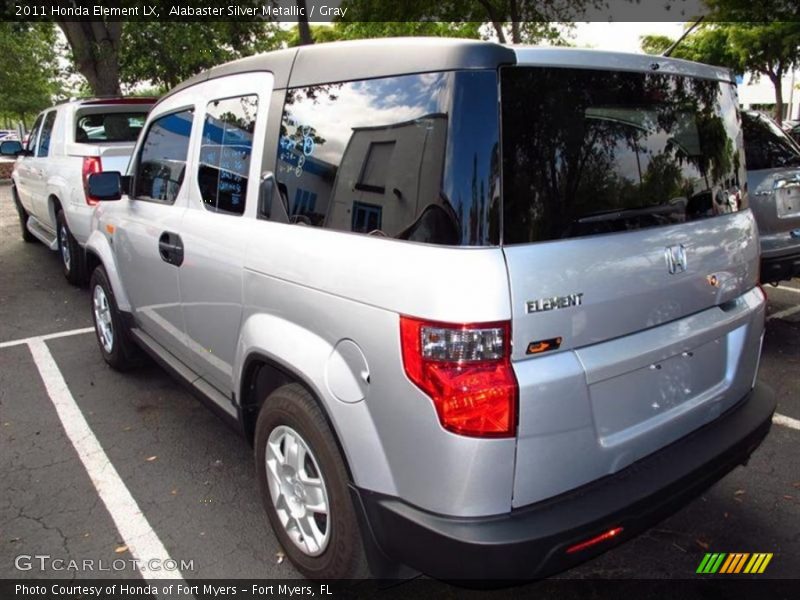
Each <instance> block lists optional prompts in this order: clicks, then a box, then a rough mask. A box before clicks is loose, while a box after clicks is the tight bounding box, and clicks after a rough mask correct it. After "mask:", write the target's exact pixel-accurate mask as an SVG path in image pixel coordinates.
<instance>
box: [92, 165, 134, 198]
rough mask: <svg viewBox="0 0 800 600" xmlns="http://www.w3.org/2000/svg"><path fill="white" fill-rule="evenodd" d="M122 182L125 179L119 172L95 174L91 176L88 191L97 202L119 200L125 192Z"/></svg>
mask: <svg viewBox="0 0 800 600" xmlns="http://www.w3.org/2000/svg"><path fill="white" fill-rule="evenodd" d="M124 179H127V177H126V178H124ZM122 180H123V177H122V176H120V174H119V172H117V171H104V172H102V173H93V174H91V175H89V181H88V182H87V185H86V191H87V193H88V195H89V196H90V197H92V198H94V199H95V200H102V201H108V200H119V199H120V198H122V192H123V186H122Z"/></svg>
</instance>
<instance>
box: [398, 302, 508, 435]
mask: <svg viewBox="0 0 800 600" xmlns="http://www.w3.org/2000/svg"><path fill="white" fill-rule="evenodd" d="M400 339H401V344H402V351H403V366H404V367H405V371H406V375H407V376H408V378H409V379H410V380H411V381H412V382H413V383H414V384H416V385H417V387H419V388H420V389H421V390H422V391H423V392H425V393H426V394H427V395H428V396H430V398H431V399H432V400H433V404H434V406H435V407H436V413H437V414H438V415H439V421H440V422H441V424H442V427H444V428H445V429H447V430H449V431H452V432H453V433H458V434H461V435H468V436H474V437H510V436H513V435H514V434H515V432H516V426H517V419H516V416H517V393H518V388H517V379H516V377H515V376H514V371H513V369H512V368H511V327H510V323H509V322H508V321H503V322H499V323H476V324H469V325H456V324H451V323H438V322H431V321H421V320H419V319H413V318H410V317H402V316H401V317H400Z"/></svg>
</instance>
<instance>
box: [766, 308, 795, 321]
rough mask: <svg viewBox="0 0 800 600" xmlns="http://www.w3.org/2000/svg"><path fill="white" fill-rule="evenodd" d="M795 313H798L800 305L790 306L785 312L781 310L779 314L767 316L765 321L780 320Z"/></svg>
mask: <svg viewBox="0 0 800 600" xmlns="http://www.w3.org/2000/svg"><path fill="white" fill-rule="evenodd" d="M796 312H800V304H799V305H797V306H792V307H791V308H787V309H786V310H782V311H780V312H776V313H772V314H771V315H767V321H769V320H771V319H782V318H784V317H788V316H791V315H793V314H794V313H796Z"/></svg>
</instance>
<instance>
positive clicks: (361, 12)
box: [342, 0, 605, 44]
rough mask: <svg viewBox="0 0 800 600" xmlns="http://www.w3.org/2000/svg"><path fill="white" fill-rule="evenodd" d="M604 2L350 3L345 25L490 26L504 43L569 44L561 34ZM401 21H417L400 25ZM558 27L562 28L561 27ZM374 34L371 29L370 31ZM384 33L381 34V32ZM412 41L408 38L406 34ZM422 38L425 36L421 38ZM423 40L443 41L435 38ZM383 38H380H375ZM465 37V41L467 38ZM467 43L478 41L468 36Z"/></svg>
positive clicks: (452, 0) (345, 4)
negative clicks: (487, 24) (568, 22)
mask: <svg viewBox="0 0 800 600" xmlns="http://www.w3.org/2000/svg"><path fill="white" fill-rule="evenodd" d="M604 5H605V2H604V0H564V1H562V2H531V1H529V0H407V1H406V2H386V1H385V0H345V2H343V3H342V6H343V7H346V8H347V9H348V10H347V13H346V15H345V19H346V21H347V22H348V23H352V24H356V22H359V21H360V22H363V25H366V26H381V25H386V24H388V23H397V24H398V25H408V26H411V25H420V24H423V25H424V24H430V23H437V24H440V25H442V24H449V25H451V26H457V25H467V24H471V27H470V28H469V29H468V32H469V33H474V28H473V26H474V25H477V24H479V23H489V24H491V27H492V28H493V29H494V34H495V36H497V38H498V39H499V41H501V42H507V41H508V42H514V43H529V44H533V43H537V42H541V41H543V40H547V41H550V42H553V43H564V41H565V40H564V38H563V37H562V33H561V29H562V28H563V26H564V25H563V24H564V23H565V22H567V21H572V20H573V19H574V18H575V17H576V16H577V15H579V14H580V13H581V12H582V11H583V10H584V9H585V8H588V7H592V6H604ZM401 21H414V22H411V23H400V22H401ZM559 24H562V25H561V27H559ZM369 29H370V30H372V31H375V30H374V29H372V28H369ZM378 30H380V28H378ZM405 35H409V34H405ZM419 35H423V34H419ZM424 35H442V34H441V33H431V34H427V33H426V34H424ZM371 37H378V36H371ZM462 37H463V36H462ZM466 37H478V35H477V34H475V35H467V36H466Z"/></svg>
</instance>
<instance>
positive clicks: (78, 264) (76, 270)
mask: <svg viewBox="0 0 800 600" xmlns="http://www.w3.org/2000/svg"><path fill="white" fill-rule="evenodd" d="M56 233H57V234H58V255H59V257H60V258H61V267H62V269H63V271H64V277H66V278H67V281H69V282H70V283H71V284H72V285H81V284H82V283H83V282H84V281H85V279H86V276H85V275H84V267H83V264H84V259H83V248H81V246H80V244H79V243H78V241H77V240H76V239H75V238H74V236H73V235H72V232H71V231H70V230H69V225H68V224H67V219H66V217H65V216H64V211H63V210H59V211H58V213H57V214H56Z"/></svg>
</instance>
